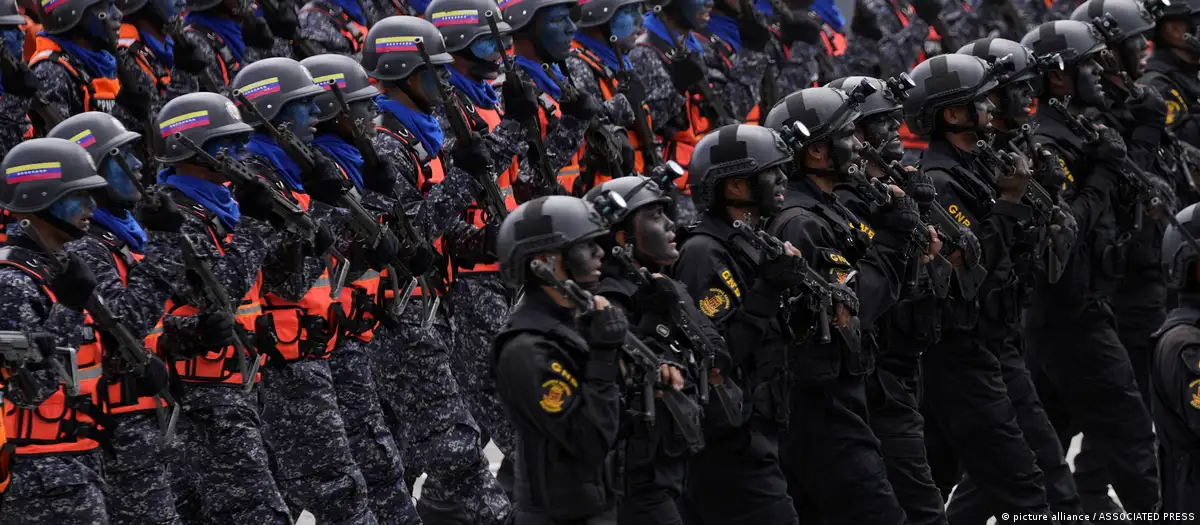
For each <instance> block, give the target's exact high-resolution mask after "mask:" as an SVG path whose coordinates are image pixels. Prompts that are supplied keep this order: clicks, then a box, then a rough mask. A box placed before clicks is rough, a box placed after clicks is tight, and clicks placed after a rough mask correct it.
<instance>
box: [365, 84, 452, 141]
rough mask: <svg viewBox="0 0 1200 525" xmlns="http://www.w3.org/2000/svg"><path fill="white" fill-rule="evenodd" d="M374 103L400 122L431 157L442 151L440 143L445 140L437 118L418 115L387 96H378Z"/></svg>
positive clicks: (422, 114) (423, 114)
mask: <svg viewBox="0 0 1200 525" xmlns="http://www.w3.org/2000/svg"><path fill="white" fill-rule="evenodd" d="M375 103H376V104H379V109H381V110H383V111H386V112H388V113H391V114H392V116H393V117H396V118H397V119H399V120H400V123H401V124H404V127H405V128H408V131H410V132H412V134H413V135H415V136H416V137H417V139H418V140H420V141H421V145H422V146H425V151H426V152H427V153H429V154H430V155H431V156H432V155H437V153H438V152H439V151H442V141H443V140H445V138H446V137H445V135H444V134H443V133H442V125H441V124H439V123H438V119H437V117H435V116H433V115H428V114H425V113H418V112H417V111H416V110H414V109H411V108H409V107H408V106H405V105H404V104H401V103H399V102H396V101H394V100H392V99H390V98H387V95H379V96H378V97H375Z"/></svg>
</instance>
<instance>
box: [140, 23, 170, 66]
mask: <svg viewBox="0 0 1200 525" xmlns="http://www.w3.org/2000/svg"><path fill="white" fill-rule="evenodd" d="M138 35H139V36H141V37H142V43H143V44H146V47H148V48H150V51H153V52H154V57H155V58H157V59H158V61H159V62H162V64H163V65H164V66H167V67H168V68H171V67H175V55H173V54H172V51H173V50H174V49H175V41H174V40H171V37H170V35H168V36H167V38H166V40H163V41H161V42H160V41H158V39H157V38H154V35H152V34H150V33H147V32H145V31H142V30H141V29H138Z"/></svg>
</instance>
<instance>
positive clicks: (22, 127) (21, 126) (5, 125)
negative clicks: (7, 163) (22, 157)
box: [0, 93, 29, 158]
mask: <svg viewBox="0 0 1200 525" xmlns="http://www.w3.org/2000/svg"><path fill="white" fill-rule="evenodd" d="M28 111H29V99H27V98H22V97H18V96H16V95H13V94H12V93H0V158H3V157H4V156H5V155H8V150H10V149H12V147H13V146H16V145H17V144H20V143H21V141H23V140H25V133H26V131H28V130H29V118H28V117H26V114H27V113H28Z"/></svg>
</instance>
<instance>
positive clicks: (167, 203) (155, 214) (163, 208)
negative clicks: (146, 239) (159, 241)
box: [138, 193, 183, 233]
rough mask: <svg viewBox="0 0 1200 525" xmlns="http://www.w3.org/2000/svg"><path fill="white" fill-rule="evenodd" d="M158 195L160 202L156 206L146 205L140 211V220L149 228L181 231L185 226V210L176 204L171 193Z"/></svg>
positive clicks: (157, 230) (162, 230) (173, 231)
mask: <svg viewBox="0 0 1200 525" xmlns="http://www.w3.org/2000/svg"><path fill="white" fill-rule="evenodd" d="M156 197H157V201H158V202H157V203H156V204H155V205H154V206H151V205H145V206H142V209H141V210H139V211H138V222H140V223H142V226H145V227H146V229H147V230H153V231H156V232H167V233H179V230H180V229H182V228H183V211H181V210H180V209H179V207H178V206H176V205H175V199H172V198H171V196H170V195H168V194H166V193H158V194H156Z"/></svg>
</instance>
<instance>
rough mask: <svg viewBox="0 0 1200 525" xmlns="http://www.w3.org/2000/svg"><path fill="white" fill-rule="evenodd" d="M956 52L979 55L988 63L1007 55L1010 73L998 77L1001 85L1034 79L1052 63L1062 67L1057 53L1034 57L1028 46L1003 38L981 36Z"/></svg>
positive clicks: (1050, 66) (1059, 67) (1051, 66)
mask: <svg viewBox="0 0 1200 525" xmlns="http://www.w3.org/2000/svg"><path fill="white" fill-rule="evenodd" d="M957 53H958V54H960V55H971V56H973V57H979V58H982V59H983V60H984V61H986V62H989V63H990V62H995V61H996V60H999V59H1001V58H1005V57H1008V59H1009V60H1010V61H1011V62H1012V66H1011V67H1012V73H1007V74H1005V75H1004V76H1003V77H1001V78H1000V79H999V81H1000V85H1001V86H1007V85H1009V84H1015V83H1017V82H1026V81H1031V80H1034V79H1036V78H1038V77H1039V76H1041V75H1042V74H1043V73H1045V72H1046V71H1047V70H1048V69H1051V68H1053V65H1054V64H1058V69H1062V59H1061V58H1060V57H1059V55H1058V54H1053V55H1047V56H1046V57H1041V58H1039V57H1035V56H1034V55H1033V51H1032V50H1031V49H1029V48H1028V47H1025V46H1023V45H1021V44H1019V43H1017V42H1013V41H1012V40H1007V39H1004V38H981V39H979V40H976V41H974V42H971V43H969V44H967V45H965V46H962V47H961V48H959V50H958V51H957ZM1056 61H1057V62H1056Z"/></svg>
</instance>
